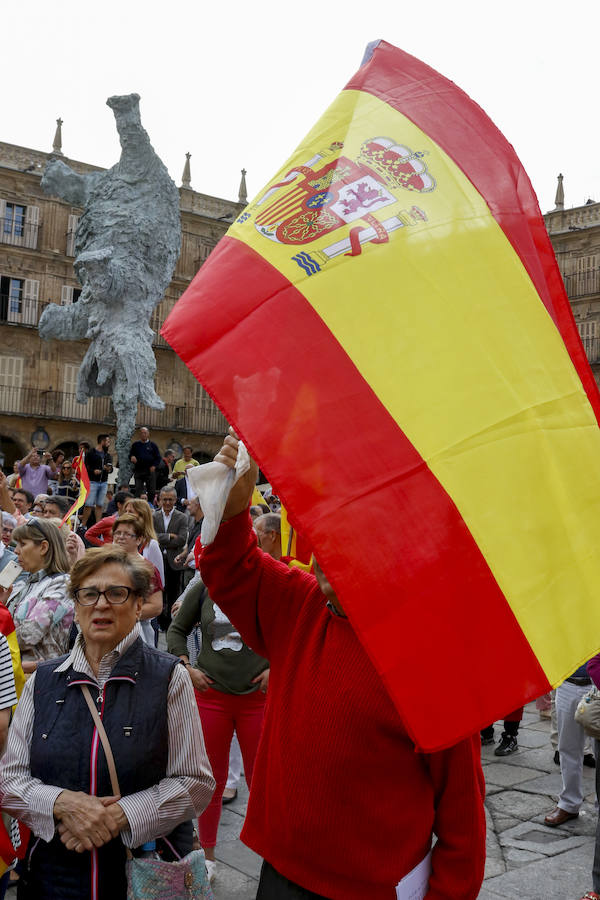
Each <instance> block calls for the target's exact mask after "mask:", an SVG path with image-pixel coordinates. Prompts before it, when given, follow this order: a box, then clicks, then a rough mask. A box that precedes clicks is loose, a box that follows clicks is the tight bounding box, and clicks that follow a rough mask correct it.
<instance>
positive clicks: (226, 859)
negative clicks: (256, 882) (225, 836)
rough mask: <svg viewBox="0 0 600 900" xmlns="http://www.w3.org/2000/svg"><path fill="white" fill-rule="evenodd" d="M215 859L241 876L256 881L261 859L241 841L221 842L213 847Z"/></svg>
mask: <svg viewBox="0 0 600 900" xmlns="http://www.w3.org/2000/svg"><path fill="white" fill-rule="evenodd" d="M215 856H216V858H217V859H218V860H219V861H220V862H223V863H226V864H227V865H228V866H229V867H230V868H232V869H236V870H237V871H238V872H241V873H242V874H243V875H247V876H249V877H251V878H254V879H258V877H259V875H260V867H261V865H262V859H261V858H260V856H257V854H256V853H254V852H253V851H252V850H250V848H249V847H246V845H245V844H242V842H241V841H223V843H221V842H219V843H218V844H217V846H216V847H215Z"/></svg>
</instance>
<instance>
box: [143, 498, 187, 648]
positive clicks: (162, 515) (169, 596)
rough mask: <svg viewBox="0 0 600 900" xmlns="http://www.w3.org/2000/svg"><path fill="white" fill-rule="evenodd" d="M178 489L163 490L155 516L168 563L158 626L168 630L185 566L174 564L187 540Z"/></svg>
mask: <svg viewBox="0 0 600 900" xmlns="http://www.w3.org/2000/svg"><path fill="white" fill-rule="evenodd" d="M176 499H177V495H176V493H175V490H174V489H173V488H170V487H164V488H163V489H162V490H161V492H160V499H159V509H157V510H156V512H155V513H153V515H152V521H153V523H154V530H155V531H156V537H157V538H158V543H159V546H160V548H161V550H162V554H163V559H164V563H165V591H164V598H165V602H164V607H163V611H162V613H161V615H160V616H158V624H159V625H160V627H161V628H163V629H164V630H165V631H166V629H167V628H168V627H169V623H170V621H171V607H172V606H173V604H174V603H175V601H176V600H177V598H178V597H179V595H180V593H181V577H182V572H183V569H184V568H185V563H184V564H182V563H181V562H175V557H176V556H178V555H179V554H180V553H181V551H182V549H183V547H184V546H185V542H186V539H187V532H188V518H187V516H186V515H185V513H182V512H179V511H178V510H177V509H175V500H176Z"/></svg>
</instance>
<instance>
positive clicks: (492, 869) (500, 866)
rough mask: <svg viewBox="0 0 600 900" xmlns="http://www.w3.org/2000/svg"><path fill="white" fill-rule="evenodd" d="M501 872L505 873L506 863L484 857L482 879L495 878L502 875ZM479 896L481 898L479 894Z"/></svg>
mask: <svg viewBox="0 0 600 900" xmlns="http://www.w3.org/2000/svg"><path fill="white" fill-rule="evenodd" d="M503 872H506V863H505V862H504V860H503V859H493V858H492V857H489V856H488V857H486V860H485V874H484V876H483V877H484V878H495V877H496V875H502V873H503ZM479 896H481V894H480V895H479Z"/></svg>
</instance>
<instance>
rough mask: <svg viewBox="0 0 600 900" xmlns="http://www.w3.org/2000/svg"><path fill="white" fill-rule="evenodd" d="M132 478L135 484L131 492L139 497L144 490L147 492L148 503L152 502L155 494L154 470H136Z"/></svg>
mask: <svg viewBox="0 0 600 900" xmlns="http://www.w3.org/2000/svg"><path fill="white" fill-rule="evenodd" d="M133 480H134V482H135V486H134V488H133V492H134V494H135V496H136V497H139V496H140V494H143V493H144V491H145V492H146V493H147V494H148V500H149V502H150V503H154V495H155V494H156V472H140V473H139V474H138V473H137V472H134V473H133Z"/></svg>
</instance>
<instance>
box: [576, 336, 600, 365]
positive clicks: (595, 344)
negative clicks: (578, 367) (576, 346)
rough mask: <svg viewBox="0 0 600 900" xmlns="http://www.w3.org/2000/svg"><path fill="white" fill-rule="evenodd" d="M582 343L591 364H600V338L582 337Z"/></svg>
mask: <svg viewBox="0 0 600 900" xmlns="http://www.w3.org/2000/svg"><path fill="white" fill-rule="evenodd" d="M581 342H582V344H583V349H584V350H585V355H586V356H587V358H588V362H589V363H598V362H600V338H597V337H582V338H581Z"/></svg>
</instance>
